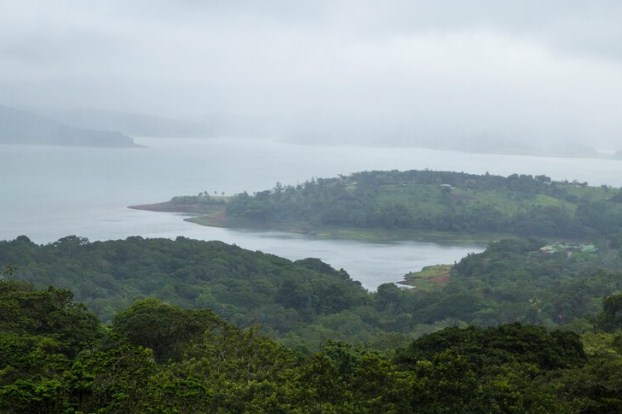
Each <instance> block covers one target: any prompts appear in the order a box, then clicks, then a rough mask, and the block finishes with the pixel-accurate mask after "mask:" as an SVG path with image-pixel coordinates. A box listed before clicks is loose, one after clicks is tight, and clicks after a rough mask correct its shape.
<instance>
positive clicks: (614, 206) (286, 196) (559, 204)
mask: <svg viewBox="0 0 622 414" xmlns="http://www.w3.org/2000/svg"><path fill="white" fill-rule="evenodd" d="M159 208H161V209H168V210H178V211H190V212H192V213H193V214H201V213H205V214H206V216H205V217H203V218H201V217H199V218H197V219H195V220H194V221H197V222H199V223H203V224H209V225H224V226H264V227H273V228H282V229H287V230H293V231H307V232H311V233H313V232H321V231H322V230H326V229H359V230H363V231H364V230H374V229H377V230H382V231H385V232H391V233H392V234H393V235H394V236H395V237H402V238H416V237H421V236H422V235H425V234H426V232H427V233H441V234H451V233H453V234H470V235H486V234H488V235H497V236H498V235H505V236H507V235H514V236H537V237H563V238H571V239H589V238H599V237H602V236H606V237H615V236H616V235H619V234H621V231H622V193H621V191H620V190H619V189H614V188H609V187H607V186H601V187H592V186H588V185H587V183H579V182H558V181H552V180H551V179H550V178H549V177H546V176H544V175H540V176H535V177H534V176H531V175H517V174H514V175H510V176H509V177H501V176H495V175H489V174H486V175H473V174H466V173H457V172H442V171H428V170H425V171H405V172H399V171H371V172H360V173H355V174H352V175H349V176H340V177H337V178H326V179H313V180H311V181H307V182H305V183H304V184H300V185H297V186H283V185H280V184H277V185H276V186H275V187H274V188H273V189H272V190H267V191H262V192H258V193H255V194H254V195H249V194H247V193H242V194H238V195H236V196H233V197H230V198H227V199H219V198H216V197H210V196H209V195H207V193H203V194H200V195H199V196H190V197H175V198H173V199H172V200H171V201H170V202H168V203H164V204H163V205H160V206H159ZM218 211H221V212H222V214H220V215H219V214H215V212H218ZM223 214H224V216H223ZM440 238H442V237H440Z"/></svg>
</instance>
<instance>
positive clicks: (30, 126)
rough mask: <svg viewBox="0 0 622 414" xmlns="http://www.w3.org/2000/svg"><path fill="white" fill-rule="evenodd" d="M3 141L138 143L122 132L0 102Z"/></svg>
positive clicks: (89, 144) (88, 144)
mask: <svg viewBox="0 0 622 414" xmlns="http://www.w3.org/2000/svg"><path fill="white" fill-rule="evenodd" d="M0 144H17V145H60V146H80V147H138V145H136V144H135V143H134V140H133V139H132V138H130V137H129V136H127V135H125V134H122V133H120V132H113V131H104V130H96V129H85V128H75V127H72V126H69V125H65V124H63V123H60V122H56V121H52V120H49V119H47V118H44V117H42V116H39V115H35V114H33V113H30V112H26V111H21V110H18V109H14V108H9V107H6V106H0Z"/></svg>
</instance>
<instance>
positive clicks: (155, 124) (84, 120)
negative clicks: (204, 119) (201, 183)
mask: <svg viewBox="0 0 622 414" xmlns="http://www.w3.org/2000/svg"><path fill="white" fill-rule="evenodd" d="M44 113H45V114H46V116H48V117H49V118H51V119H54V120H56V121H58V122H62V123H64V124H67V125H71V126H73V127H77V128H89V129H91V128H92V129H98V130H99V129H104V130H107V129H112V130H115V131H121V132H123V133H125V134H129V135H132V136H142V137H162V138H212V137H214V131H213V130H212V128H210V127H208V126H207V125H205V124H203V123H201V122H192V121H185V120H180V119H173V118H167V117H161V116H157V115H147V114H136V113H131V112H120V111H108V110H99V109H72V110H62V111H61V110H51V111H44Z"/></svg>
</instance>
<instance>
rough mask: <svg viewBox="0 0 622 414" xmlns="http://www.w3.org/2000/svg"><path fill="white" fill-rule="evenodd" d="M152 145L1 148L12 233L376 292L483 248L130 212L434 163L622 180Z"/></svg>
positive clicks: (556, 170)
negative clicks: (342, 272)
mask: <svg viewBox="0 0 622 414" xmlns="http://www.w3.org/2000/svg"><path fill="white" fill-rule="evenodd" d="M136 142H137V143H139V144H142V145H145V146H146V148H137V149H100V148H98V149H93V148H69V147H48V146H8V145H2V146H0V218H1V222H0V239H3V240H10V239H13V238H15V237H17V236H19V235H22V234H23V235H26V236H28V237H29V238H30V239H32V240H33V241H35V242H37V243H49V242H53V241H56V240H57V239H59V238H61V237H64V236H67V235H78V236H82V237H87V238H88V239H90V240H109V239H121V238H125V237H128V236H134V235H139V236H143V237H167V238H175V237H177V236H185V237H190V238H196V239H200V240H221V241H224V242H226V243H232V244H237V245H238V246H241V247H243V248H247V249H251V250H261V251H264V252H267V253H272V254H276V255H279V256H283V257H286V258H289V259H293V260H295V259H302V258H305V257H317V258H320V259H322V260H324V261H326V262H327V263H329V264H331V265H332V266H334V267H336V268H344V269H346V270H347V271H348V272H349V273H350V275H351V276H352V277H353V278H354V279H355V280H359V281H360V282H361V283H362V284H363V286H365V287H366V288H368V289H375V288H376V287H377V286H378V285H379V284H381V283H384V282H394V281H398V280H400V279H401V277H402V275H403V274H405V273H407V272H408V271H412V270H419V269H420V268H421V267H422V266H425V265H429V264H436V263H453V262H455V261H457V260H459V259H460V258H461V257H464V256H465V255H467V254H468V253H470V252H477V251H481V250H482V249H483V246H480V245H472V246H464V245H460V246H458V245H447V244H436V243H420V242H395V243H364V242H355V241H349V240H320V239H313V238H309V237H305V236H302V235H294V234H287V233H279V232H256V231H254V232H253V231H241V230H230V229H219V228H211V227H202V226H198V225H194V224H191V223H187V222H184V221H183V217H182V216H180V215H177V214H172V213H154V212H146V211H136V210H130V209H127V206H128V205H134V204H145V203H153V202H159V201H164V200H168V199H169V198H171V197H172V196H175V195H182V194H197V193H199V192H202V191H208V192H209V193H210V194H213V193H216V194H223V193H224V194H229V195H230V194H234V193H239V192H242V191H248V192H249V193H252V192H254V191H262V190H265V189H269V188H272V187H273V186H274V185H275V184H276V182H281V183H282V184H294V185H295V184H298V183H302V182H304V181H305V180H308V179H310V178H312V177H333V176H336V175H338V174H349V173H352V172H357V171H363V170H394V169H397V170H410V169H433V170H446V171H464V172H469V173H477V174H484V173H486V172H489V173H490V174H499V175H510V174H513V173H519V174H533V175H538V174H546V175H548V176H550V177H552V178H553V179H556V180H569V181H572V180H575V179H576V180H578V181H581V182H583V181H587V182H588V183H589V184H591V185H611V186H616V187H619V186H622V162H619V161H616V160H607V159H577V158H543V157H524V156H508V155H491V154H470V153H460V152H451V151H434V150H426V149H417V148H369V147H337V146H335V147H332V146H304V145H292V144H285V143H281V142H278V141H271V140H259V139H251V138H248V139H245V138H237V139H233V138H217V139H174V138H168V139H163V138H162V139H155V138H137V139H136Z"/></svg>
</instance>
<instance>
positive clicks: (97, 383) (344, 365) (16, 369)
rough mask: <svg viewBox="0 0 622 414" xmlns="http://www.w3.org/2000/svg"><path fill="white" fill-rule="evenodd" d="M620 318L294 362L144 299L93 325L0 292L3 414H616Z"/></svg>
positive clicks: (26, 293)
mask: <svg viewBox="0 0 622 414" xmlns="http://www.w3.org/2000/svg"><path fill="white" fill-rule="evenodd" d="M7 272H8V271H7ZM621 307H622V297H621V296H620V295H617V296H612V297H608V298H607V299H606V300H605V301H604V303H603V309H602V312H601V314H600V321H601V323H600V324H598V325H597V326H598V328H599V329H598V331H597V332H596V333H590V334H584V335H582V336H579V335H577V334H576V333H574V332H571V331H568V330H547V329H546V328H544V327H538V326H533V325H523V324H520V323H512V324H503V325H499V326H496V327H489V328H480V327H473V326H471V327H468V328H461V327H448V328H445V329H443V330H440V331H438V332H435V333H431V334H428V335H424V336H422V337H420V338H419V339H416V340H413V341H410V342H409V343H408V344H407V345H406V346H403V347H400V348H398V349H396V350H393V351H384V352H381V351H378V350H373V349H365V348H361V347H357V346H353V345H350V344H347V343H345V342H339V341H326V342H325V343H324V344H323V345H322V347H321V349H319V350H317V351H312V352H310V351H306V352H304V351H301V350H300V349H297V348H290V347H286V346H284V345H282V344H280V343H278V342H275V341H274V340H272V339H270V338H268V337H266V336H264V335H263V334H262V333H261V332H260V331H259V330H258V329H257V328H256V327H251V328H249V329H239V328H236V327H234V326H233V325H231V324H230V323H228V322H225V321H224V320H223V319H221V318H220V317H218V316H217V315H216V314H215V313H213V312H212V311H210V310H207V309H201V310H190V309H183V308H181V307H179V306H176V305H171V304H168V303H165V302H162V301H161V300H159V299H154V298H150V299H142V300H138V301H136V302H134V303H133V304H132V305H130V306H129V307H127V308H125V309H122V310H120V311H119V312H117V313H116V314H115V315H114V317H113V318H112V321H111V322H110V323H109V324H106V325H102V324H101V322H100V321H99V320H98V319H97V317H96V316H95V314H93V313H92V312H91V311H89V310H88V309H87V308H86V307H85V306H84V305H82V304H80V303H77V302H75V301H74V300H73V298H72V294H71V292H70V291H68V290H65V289H59V288H55V287H51V286H50V287H48V288H46V289H42V290H37V289H35V288H34V287H33V286H32V285H30V284H28V283H26V282H21V281H5V280H2V281H0V310H1V312H0V412H3V413H15V414H18V413H19V414H21V413H24V414H35V413H48V414H49V413H51V414H54V413H156V412H157V413H379V412H382V413H410V412H417V413H447V412H452V413H484V412H485V413H616V412H620V410H621V409H622V397H621V396H620V393H619V390H620V389H621V387H622V374H621V373H622V369H621V368H622V354H621V352H622V336H621V335H620V334H619V333H617V334H615V333H611V332H612V331H614V330H616V329H617V330H619V329H620V327H622V319H620V317H619V311H620V308H621Z"/></svg>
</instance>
